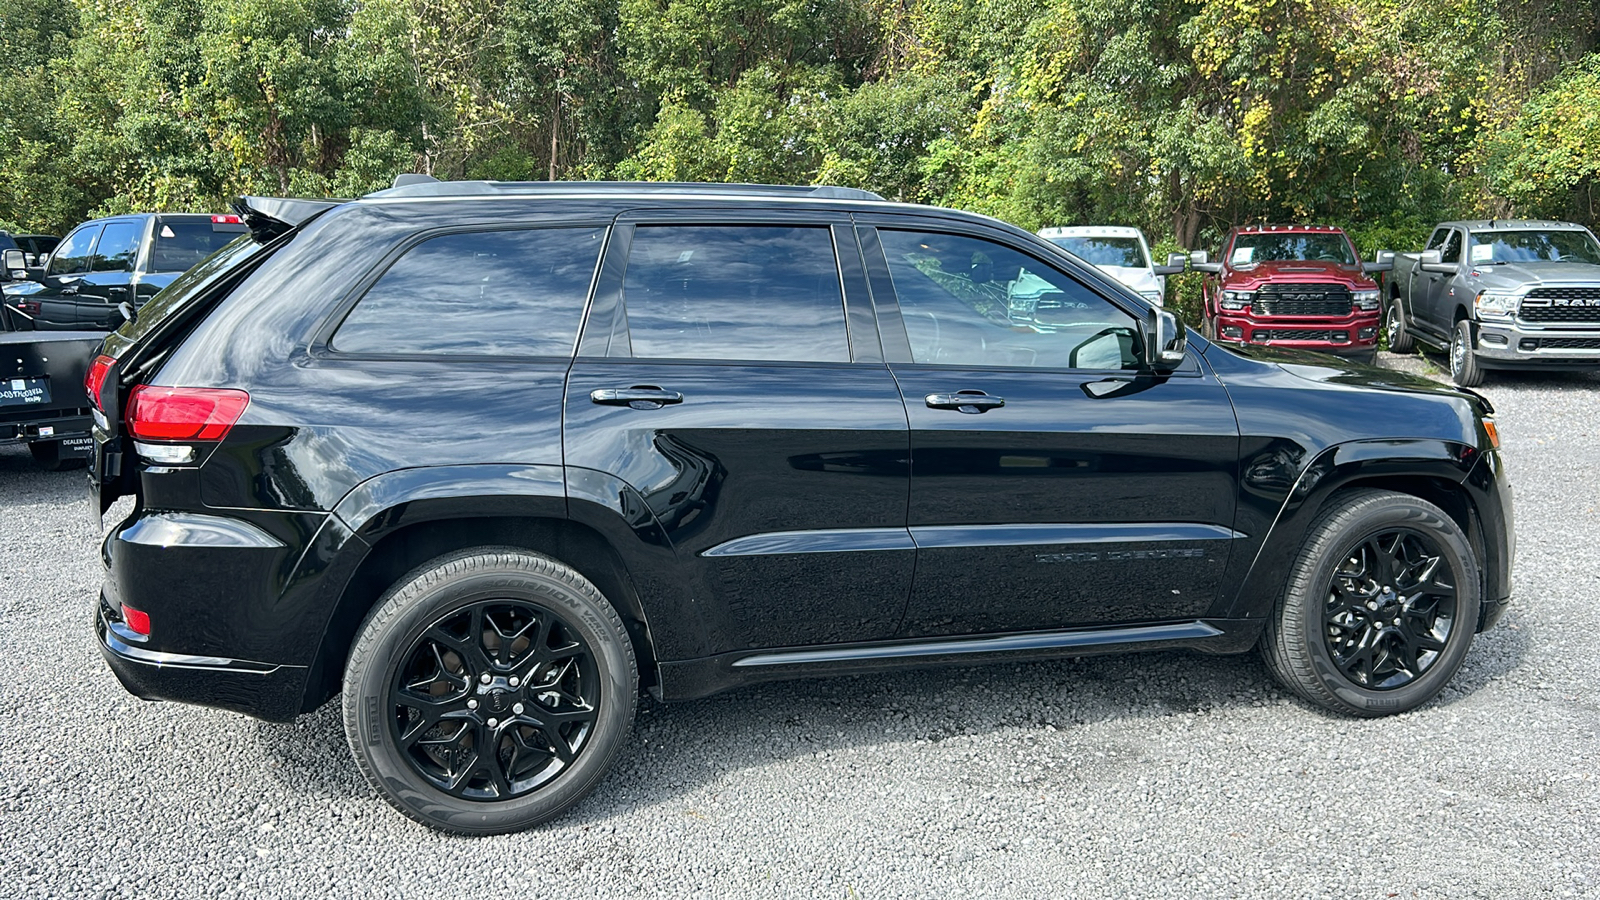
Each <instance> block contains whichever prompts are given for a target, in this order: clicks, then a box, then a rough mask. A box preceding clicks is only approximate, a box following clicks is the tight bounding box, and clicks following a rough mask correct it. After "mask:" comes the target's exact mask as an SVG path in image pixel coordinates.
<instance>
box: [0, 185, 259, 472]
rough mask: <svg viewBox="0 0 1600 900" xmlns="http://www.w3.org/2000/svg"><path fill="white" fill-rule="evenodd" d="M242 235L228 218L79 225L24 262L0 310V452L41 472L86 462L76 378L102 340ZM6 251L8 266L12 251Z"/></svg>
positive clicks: (144, 217)
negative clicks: (10, 450) (11, 449)
mask: <svg viewBox="0 0 1600 900" xmlns="http://www.w3.org/2000/svg"><path fill="white" fill-rule="evenodd" d="M246 231H247V229H246V227H245V226H244V224H243V223H241V222H240V221H239V218H238V217H237V216H231V215H228V216H213V215H204V214H193V213H147V214H141V215H128V216H113V217H110V218H105V219H95V220H92V221H89V222H85V223H83V224H82V225H79V226H78V227H77V228H74V229H73V230H72V232H71V233H70V234H68V235H67V237H66V238H65V239H64V240H62V241H61V242H60V244H59V245H57V246H55V247H54V249H53V252H51V253H50V255H49V256H48V257H47V258H45V259H43V260H37V259H36V260H27V261H26V262H29V263H39V264H40V265H38V266H37V267H35V266H33V265H29V266H27V267H26V270H25V273H26V275H27V276H28V277H29V278H30V279H31V280H26V281H12V282H11V283H8V284H6V285H5V288H4V292H5V302H4V304H3V305H0V445H4V444H14V443H25V444H27V445H28V449H29V450H31V451H32V453H33V458H34V459H35V460H36V461H38V463H39V464H40V465H42V466H44V467H45V468H48V469H64V468H69V467H72V466H76V465H79V464H81V463H82V462H83V461H84V460H85V459H87V457H88V453H89V449H90V444H89V426H90V418H89V416H90V410H89V401H88V399H87V397H86V396H85V394H84V388H83V385H84V377H85V375H86V374H87V371H88V368H89V361H90V360H91V359H93V358H94V355H95V352H96V351H97V350H98V349H99V346H100V343H101V341H103V340H104V339H105V332H107V331H109V330H110V329H112V328H115V327H117V326H118V325H121V324H122V323H123V321H125V320H126V319H128V318H130V317H132V316H134V315H136V314H137V309H138V308H139V307H141V306H143V305H144V303H145V302H146V301H148V300H149V299H150V298H151V297H154V296H155V295H156V293H157V292H158V291H160V290H161V289H162V288H164V287H166V286H167V285H168V284H171V283H172V281H173V279H175V278H177V277H178V276H179V275H181V274H182V273H183V272H184V271H185V270H187V269H188V268H189V267H190V266H192V265H194V264H195V263H197V262H199V261H200V260H202V259H204V258H205V257H207V256H210V255H211V254H212V252H214V251H216V250H217V249H219V248H221V247H222V246H223V245H224V244H227V243H228V242H229V241H232V240H233V239H234V238H237V237H238V236H239V235H241V234H244V233H245V232H246ZM8 249H12V250H13V252H12V253H11V254H10V256H11V257H12V259H11V260H10V262H16V261H17V260H16V259H15V257H16V256H17V255H19V254H17V253H16V252H15V249H18V248H8ZM20 249H23V251H24V253H25V252H26V248H20ZM4 268H5V271H6V274H7V275H8V276H9V275H11V274H12V273H13V272H23V271H24V270H22V269H17V268H15V267H12V266H10V265H9V264H8V265H7V266H5V267H4Z"/></svg>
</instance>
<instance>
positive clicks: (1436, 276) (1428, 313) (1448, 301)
mask: <svg viewBox="0 0 1600 900" xmlns="http://www.w3.org/2000/svg"><path fill="white" fill-rule="evenodd" d="M1448 232H1449V233H1448V234H1446V235H1445V236H1444V242H1443V244H1441V245H1440V246H1439V247H1438V248H1437V249H1438V250H1439V262H1441V263H1444V264H1445V265H1448V266H1455V267H1457V268H1458V269H1459V267H1460V265H1461V260H1462V255H1463V254H1462V245H1463V243H1464V240H1463V238H1464V236H1463V235H1462V233H1461V229H1459V228H1451V229H1449V230H1448ZM1458 275H1459V272H1451V273H1448V274H1446V273H1441V272H1425V273H1423V281H1424V283H1425V284H1426V285H1427V306H1426V308H1425V311H1424V316H1423V318H1424V321H1425V323H1426V325H1427V327H1428V330H1429V331H1432V332H1433V333H1435V334H1437V335H1440V336H1442V337H1445V338H1448V337H1449V334H1450V329H1451V328H1452V327H1453V326H1454V325H1455V307H1456V298H1455V285H1456V279H1457V276H1458Z"/></svg>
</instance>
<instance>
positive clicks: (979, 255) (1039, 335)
mask: <svg viewBox="0 0 1600 900" xmlns="http://www.w3.org/2000/svg"><path fill="white" fill-rule="evenodd" d="M880 237H881V240H882V242H883V249H884V253H885V254H886V255H887V256H888V260H889V273H890V275H891V276H892V277H893V280H894V292H895V297H896V298H898V299H899V301H900V314H901V317H902V318H903V319H904V321H905V326H906V335H907V337H909V338H910V340H911V357H912V360H913V361H914V362H918V363H933V364H940V365H962V366H1024V367H1026V366H1037V367H1045V368H1058V369H1069V368H1070V369H1132V368H1137V367H1138V365H1139V358H1140V352H1141V351H1140V346H1141V340H1140V337H1139V334H1140V332H1139V329H1138V323H1137V321H1136V320H1135V319H1134V317H1133V316H1132V315H1130V314H1128V313H1126V312H1123V311H1122V310H1121V309H1119V308H1118V307H1116V306H1114V305H1112V304H1111V303H1110V302H1108V301H1107V300H1105V299H1104V298H1102V297H1100V296H1099V295H1098V294H1095V293H1094V292H1093V291H1091V290H1089V288H1087V287H1085V286H1084V285H1083V284H1081V283H1079V282H1078V281H1076V280H1075V279H1073V278H1072V277H1070V276H1068V275H1066V274H1065V273H1063V272H1061V271H1060V270H1058V269H1055V268H1053V267H1051V266H1049V265H1047V264H1045V263H1043V262H1040V261H1039V260H1037V259H1035V258H1033V257H1031V256H1027V255H1025V254H1023V253H1020V252H1018V251H1016V250H1013V249H1011V248H1010V247H1006V246H1004V245H1001V244H996V243H993V242H991V241H985V240H980V239H978V238H970V237H963V236H960V235H949V234H934V233H930V232H921V231H883V232H882V233H881V235H880Z"/></svg>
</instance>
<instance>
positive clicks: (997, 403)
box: [922, 391, 1006, 414]
mask: <svg viewBox="0 0 1600 900" xmlns="http://www.w3.org/2000/svg"><path fill="white" fill-rule="evenodd" d="M922 399H923V402H924V403H927V404H928V407H929V408H931V409H953V410H955V411H956V412H963V413H970V414H977V413H981V412H984V411H986V410H991V409H998V408H999V407H1002V406H1005V405H1006V401H1005V398H1004V397H996V396H994V395H992V394H985V393H984V392H983V391H956V392H955V393H953V394H929V395H928V396H926V397H924V398H922Z"/></svg>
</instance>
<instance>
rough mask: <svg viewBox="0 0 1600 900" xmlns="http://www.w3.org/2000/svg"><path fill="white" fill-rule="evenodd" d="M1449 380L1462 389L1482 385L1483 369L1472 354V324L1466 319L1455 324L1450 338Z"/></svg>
mask: <svg viewBox="0 0 1600 900" xmlns="http://www.w3.org/2000/svg"><path fill="white" fill-rule="evenodd" d="M1450 380H1451V381H1454V382H1455V383H1456V384H1459V385H1461V386H1462V387H1477V386H1478V385H1480V384H1483V369H1481V368H1479V367H1478V357H1477V356H1475V355H1473V352H1472V323H1471V322H1469V321H1467V320H1466V319H1462V320H1461V321H1459V322H1457V323H1456V330H1455V334H1453V335H1452V336H1451V337H1450Z"/></svg>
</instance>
